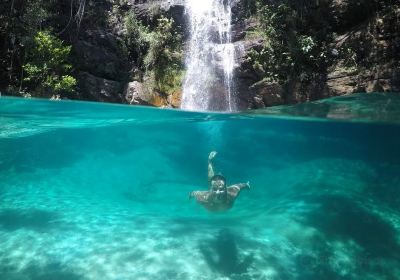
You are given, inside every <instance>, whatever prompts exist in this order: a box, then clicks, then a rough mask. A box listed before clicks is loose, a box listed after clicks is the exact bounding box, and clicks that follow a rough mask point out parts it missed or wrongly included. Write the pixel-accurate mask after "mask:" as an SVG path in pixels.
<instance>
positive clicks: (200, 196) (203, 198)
mask: <svg viewBox="0 0 400 280" xmlns="http://www.w3.org/2000/svg"><path fill="white" fill-rule="evenodd" d="M208 194H209V192H208V191H194V192H191V193H190V194H189V199H192V198H193V197H194V198H195V199H196V200H197V201H198V202H207V201H208Z"/></svg>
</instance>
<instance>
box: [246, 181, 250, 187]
mask: <svg viewBox="0 0 400 280" xmlns="http://www.w3.org/2000/svg"><path fill="white" fill-rule="evenodd" d="M246 185H247V188H248V189H250V181H247V183H246Z"/></svg>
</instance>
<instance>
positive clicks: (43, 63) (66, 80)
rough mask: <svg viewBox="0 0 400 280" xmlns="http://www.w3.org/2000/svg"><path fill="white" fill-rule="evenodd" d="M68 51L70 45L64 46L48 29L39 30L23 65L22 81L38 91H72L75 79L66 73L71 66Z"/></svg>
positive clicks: (69, 50)
mask: <svg viewBox="0 0 400 280" xmlns="http://www.w3.org/2000/svg"><path fill="white" fill-rule="evenodd" d="M70 52H71V46H65V45H64V44H63V42H62V41H61V40H60V39H58V38H57V37H55V36H54V35H52V34H51V33H50V32H48V31H39V32H38V33H37V34H36V36H35V37H34V46H33V48H32V49H30V50H29V53H28V62H27V63H26V64H24V66H23V69H24V71H25V73H26V77H25V78H24V81H25V82H28V83H29V84H30V85H32V86H33V87H35V88H36V90H38V91H39V92H47V91H53V92H55V93H60V92H73V91H74V87H75V85H76V80H75V78H73V77H72V76H70V75H68V74H69V72H70V71H71V68H72V66H71V65H70V64H68V63H67V60H68V56H69V54H70Z"/></svg>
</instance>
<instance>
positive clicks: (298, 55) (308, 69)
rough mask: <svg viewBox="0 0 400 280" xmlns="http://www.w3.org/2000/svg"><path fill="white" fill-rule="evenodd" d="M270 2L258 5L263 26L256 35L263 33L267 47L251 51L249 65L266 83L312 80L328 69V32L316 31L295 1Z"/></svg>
mask: <svg viewBox="0 0 400 280" xmlns="http://www.w3.org/2000/svg"><path fill="white" fill-rule="evenodd" d="M267 2H268V1H265V0H257V2H256V9H257V20H258V22H259V26H260V27H259V29H258V30H256V31H255V32H254V33H255V34H262V35H261V37H262V38H263V39H264V46H263V48H262V49H261V50H252V51H250V52H249V54H248V57H247V60H248V62H249V63H251V64H252V66H253V68H254V70H255V71H256V72H257V73H259V74H260V76H261V77H260V78H261V79H265V80H267V81H274V82H286V81H288V80H289V79H290V78H293V77H298V78H299V79H300V80H301V81H304V82H309V81H311V80H312V79H313V78H314V76H315V75H319V74H320V73H322V72H323V71H324V69H325V68H326V64H327V57H328V55H327V47H326V46H327V44H326V39H327V38H326V33H324V31H323V30H322V31H321V32H319V31H318V32H317V31H316V30H313V27H312V24H311V23H310V22H308V17H307V16H306V15H305V13H306V11H307V10H302V9H303V7H299V6H298V3H297V2H296V1H294V0H283V1H279V2H278V3H276V2H273V3H270V2H268V4H267ZM304 9H305V8H304Z"/></svg>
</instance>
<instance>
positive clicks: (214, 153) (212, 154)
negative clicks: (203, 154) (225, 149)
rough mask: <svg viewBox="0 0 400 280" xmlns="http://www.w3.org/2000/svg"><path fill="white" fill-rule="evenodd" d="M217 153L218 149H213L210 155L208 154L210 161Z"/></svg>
mask: <svg viewBox="0 0 400 280" xmlns="http://www.w3.org/2000/svg"><path fill="white" fill-rule="evenodd" d="M216 155H217V152H216V151H212V152H211V153H210V155H209V156H208V161H209V162H210V161H212V160H213V159H214V158H215V156H216Z"/></svg>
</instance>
